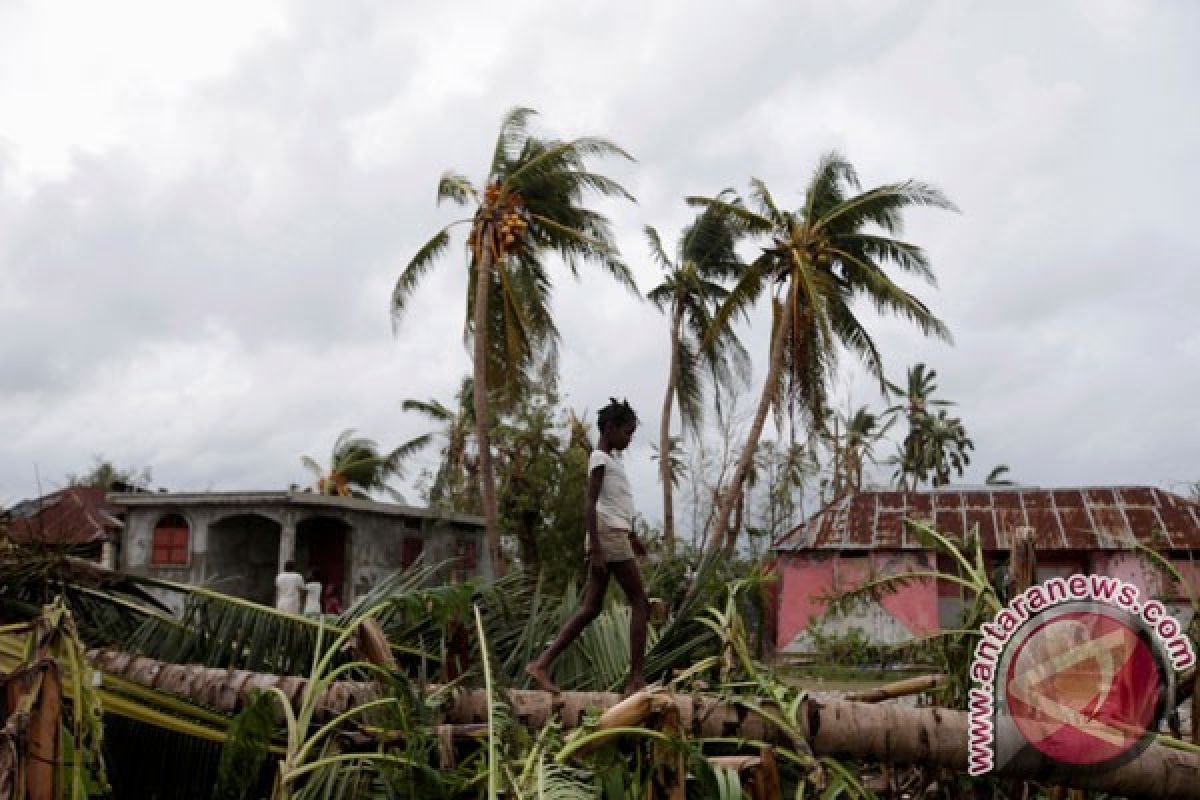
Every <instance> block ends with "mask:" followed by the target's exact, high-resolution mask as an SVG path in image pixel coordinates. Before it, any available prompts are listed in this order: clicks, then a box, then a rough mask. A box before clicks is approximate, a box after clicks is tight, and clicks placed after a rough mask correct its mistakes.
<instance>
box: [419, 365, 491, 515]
mask: <svg viewBox="0 0 1200 800" xmlns="http://www.w3.org/2000/svg"><path fill="white" fill-rule="evenodd" d="M474 396H475V389H474V381H473V380H472V379H471V376H469V375H468V376H465V377H464V378H463V379H462V384H461V385H460V386H459V389H458V393H457V394H456V395H455V405H454V408H453V409H451V408H449V407H447V406H446V405H444V404H443V403H442V402H441V401H440V400H437V399H436V398H434V399H430V400H416V399H414V398H409V399H407V400H405V401H404V402H403V403H402V404H401V408H403V409H404V410H405V411H415V412H417V413H418V414H421V415H423V416H424V417H426V418H427V419H429V420H430V421H431V422H433V423H435V424H437V425H438V426H439V427H440V428H441V430H440V431H438V432H437V433H436V434H426V435H427V436H430V437H432V436H434V435H437V436H440V437H441V438H442V440H443V444H442V449H441V452H440V453H439V458H438V466H437V471H436V472H435V473H434V475H433V482H432V484H431V485H430V487H429V497H428V502H429V505H430V506H433V507H435V508H447V509H452V510H455V511H462V512H466V513H478V512H479V510H480V508H479V494H478V490H479V482H478V479H477V477H476V476H477V475H478V472H479V459H478V457H477V455H476V453H474V452H472V451H473V449H474V443H473V436H474V431H475V407H474V405H473V398H474Z"/></svg>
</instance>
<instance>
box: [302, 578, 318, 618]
mask: <svg viewBox="0 0 1200 800" xmlns="http://www.w3.org/2000/svg"><path fill="white" fill-rule="evenodd" d="M320 615H321V573H320V571H318V570H315V569H314V570H313V571H312V572H311V573H310V577H309V579H308V583H306V584H304V616H306V617H319V616H320Z"/></svg>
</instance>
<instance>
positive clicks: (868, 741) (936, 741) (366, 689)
mask: <svg viewBox="0 0 1200 800" xmlns="http://www.w3.org/2000/svg"><path fill="white" fill-rule="evenodd" d="M88 657H89V660H90V661H91V663H92V665H93V666H94V667H96V668H98V669H100V670H102V671H105V672H115V673H117V674H120V675H121V676H122V677H125V678H126V679H128V680H131V681H134V682H137V683H141V684H143V685H146V686H151V687H153V688H156V689H159V690H161V691H164V692H168V693H171V694H176V695H179V696H181V697H184V698H186V699H189V700H192V701H193V702H196V703H198V704H201V705H205V706H208V707H210V708H214V709H217V710H220V711H225V712H228V713H232V712H235V711H237V710H238V709H239V708H240V707H241V706H242V704H243V703H244V702H245V700H246V699H247V698H248V697H249V694H250V692H251V691H252V690H253V689H255V688H266V687H269V686H276V687H279V688H281V689H282V690H284V693H285V694H286V695H287V696H288V697H289V698H292V699H293V701H294V700H295V698H297V697H298V696H299V694H300V692H301V691H303V688H304V685H305V681H304V679H302V678H294V677H286V676H278V675H264V674H259V673H250V672H243V671H240V670H222V669H214V668H207V667H198V666H193V665H181V664H167V663H164V662H161V661H155V660H153V659H148V658H142V657H138V656H131V655H130V654H128V653H120V652H116V651H111V650H100V651H92V652H91V653H89V654H88ZM431 688H432V687H431ZM375 692H376V689H375V687H374V686H373V685H372V684H369V683H353V682H347V681H343V682H339V683H335V684H333V685H332V686H331V687H330V690H329V691H328V692H327V693H326V695H325V696H324V697H323V698H322V700H321V705H322V706H324V707H325V708H326V709H327V710H328V711H329V712H332V713H338V712H341V711H344V710H346V709H348V708H351V707H353V706H355V705H360V704H362V703H364V702H367V701H369V700H370V699H373V698H374V697H375V696H376V695H375ZM505 694H506V697H507V700H508V702H509V704H510V705H511V706H512V709H513V714H514V716H515V717H516V719H517V720H518V721H519V722H520V723H521V724H522V725H524V726H526V727H529V728H532V729H539V728H541V727H542V726H544V725H545V724H546V723H547V722H549V721H550V720H551V719H552V718H554V717H556V716H557V717H558V718H559V719H560V720H561V723H562V725H563V727H564V728H567V729H571V728H576V727H579V725H580V724H581V721H582V718H583V714H584V711H585V710H586V709H588V708H604V709H608V708H612V707H613V706H617V705H618V704H619V703H621V700H622V698H621V696H620V695H618V694H614V693H610V692H562V693H560V694H557V695H555V694H551V693H549V692H542V691H533V690H521V689H513V690H510V691H508V692H506V693H505ZM644 702H645V703H647V704H648V703H649V701H644ZM671 702H672V703H673V704H674V705H675V706H676V708H677V710H678V715H679V723H678V724H679V729H680V731H682V732H683V733H684V734H686V735H689V736H692V737H700V738H737V739H744V740H756V741H760V742H778V741H785V740H784V739H783V738H782V737H781V736H780V734H779V732H778V731H776V730H775V729H774V728H773V726H771V725H770V724H769V723H767V722H766V721H765V720H763V719H762V718H761V717H760V716H758V715H757V714H755V713H754V712H752V711H749V710H747V709H746V708H745V707H743V706H741V705H738V704H737V703H735V702H729V701H725V700H721V699H719V698H715V697H707V696H703V695H695V696H692V695H674V696H672V697H671ZM642 704H643V700H641V699H640V696H635V697H634V698H629V699H627V700H626V701H625V704H624V705H625V707H626V708H631V709H638V708H640V707H641V705H642ZM487 708H488V703H487V693H486V692H485V691H484V690H482V689H474V690H468V691H462V692H457V693H451V694H450V695H449V697H448V700H447V703H446V705H445V706H444V707H443V709H442V712H441V717H442V722H443V723H446V724H451V725H471V724H480V723H484V722H486V721H487ZM638 713H640V712H636V713H632V716H631V719H636V718H637V715H638ZM801 714H802V715H803V718H804V720H805V721H806V722H807V729H808V732H809V744H810V745H811V747H812V751H813V752H814V753H815V754H817V755H832V756H844V757H850V758H856V759H862V760H867V761H880V762H885V763H901V764H926V765H930V766H938V767H946V768H948V769H951V770H955V771H957V772H965V771H966V768H967V715H966V713H965V712H961V711H953V710H949V709H939V708H923V709H917V708H902V707H899V706H897V705H894V704H886V703H885V704H868V703H856V702H850V701H845V700H816V699H810V700H807V701H806V702H805V703H804V706H803V708H802V710H801ZM1019 777H1024V778H1036V777H1037V776H1032V775H1022V776H1019ZM1071 783H1072V785H1074V786H1077V787H1080V788H1086V789H1098V790H1101V791H1105V792H1108V793H1110V794H1119V795H1126V796H1129V797H1153V798H1165V799H1166V800H1171V799H1173V798H1180V799H1181V800H1183V799H1184V798H1195V799H1196V800H1200V757H1197V756H1196V755H1193V754H1189V753H1184V752H1180V751H1177V750H1171V749H1169V748H1167V747H1163V746H1161V745H1151V746H1150V747H1149V748H1147V749H1146V751H1145V752H1143V753H1142V754H1141V755H1139V756H1138V757H1137V758H1136V759H1135V760H1133V761H1131V762H1130V763H1128V764H1125V765H1124V766H1122V767H1119V768H1117V769H1114V770H1111V771H1108V772H1103V773H1098V774H1094V775H1081V776H1077V777H1075V778H1072V780H1071Z"/></svg>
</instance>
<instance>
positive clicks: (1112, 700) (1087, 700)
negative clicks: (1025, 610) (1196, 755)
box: [1002, 606, 1167, 766]
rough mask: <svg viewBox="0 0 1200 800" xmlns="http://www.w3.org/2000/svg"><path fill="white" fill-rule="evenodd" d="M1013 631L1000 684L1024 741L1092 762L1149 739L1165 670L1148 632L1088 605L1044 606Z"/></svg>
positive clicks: (1124, 753) (1054, 755)
mask: <svg viewBox="0 0 1200 800" xmlns="http://www.w3.org/2000/svg"><path fill="white" fill-rule="evenodd" d="M1019 639H1020V641H1019V642H1014V643H1013V644H1014V645H1016V646H1015V647H1014V648H1012V649H1011V650H1010V652H1011V657H1010V658H1009V660H1008V668H1007V670H1006V671H1005V674H1004V683H1003V689H1002V690H1003V693H1004V697H1005V700H1006V701H1007V702H1006V705H1007V711H1008V715H1009V716H1010V718H1011V719H1012V721H1013V723H1014V724H1015V725H1016V728H1017V730H1018V731H1019V732H1020V734H1021V736H1022V737H1023V738H1024V739H1025V741H1026V742H1028V743H1029V745H1031V746H1032V747H1034V748H1036V749H1037V750H1038V751H1040V752H1041V753H1043V754H1044V755H1046V756H1047V757H1049V758H1051V759H1053V760H1054V761H1057V762H1059V763H1061V764H1070V765H1078V766H1100V765H1107V764H1110V763H1112V762H1114V761H1117V760H1118V759H1120V760H1124V759H1126V758H1129V757H1132V756H1134V755H1136V754H1137V753H1138V752H1140V751H1141V750H1142V749H1143V748H1144V747H1145V746H1146V745H1147V744H1148V743H1149V740H1150V735H1151V734H1152V733H1153V731H1154V729H1155V728H1156V726H1157V724H1158V721H1159V719H1160V718H1161V714H1162V711H1163V707H1164V703H1165V692H1166V688H1167V678H1166V674H1165V672H1164V666H1163V665H1162V663H1161V661H1160V659H1159V658H1156V655H1155V651H1154V648H1153V645H1152V641H1151V639H1150V635H1149V633H1148V632H1146V631H1144V630H1142V629H1141V628H1140V627H1139V626H1137V625H1136V623H1133V622H1132V621H1130V620H1129V618H1128V617H1127V616H1126V615H1123V614H1122V613H1121V612H1120V611H1117V610H1116V609H1112V610H1111V611H1110V610H1108V609H1105V608H1103V607H1102V606H1093V607H1092V609H1091V610H1086V611H1084V610H1071V611H1068V610H1066V609H1062V610H1061V611H1057V612H1051V613H1050V614H1047V615H1046V618H1045V619H1044V620H1040V621H1038V622H1037V623H1036V624H1035V625H1034V626H1033V627H1031V629H1030V630H1029V632H1028V633H1027V634H1026V635H1024V636H1019Z"/></svg>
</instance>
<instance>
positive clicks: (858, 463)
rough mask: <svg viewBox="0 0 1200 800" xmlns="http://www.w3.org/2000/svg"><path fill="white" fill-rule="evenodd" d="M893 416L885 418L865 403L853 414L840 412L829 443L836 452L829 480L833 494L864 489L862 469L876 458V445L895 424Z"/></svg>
mask: <svg viewBox="0 0 1200 800" xmlns="http://www.w3.org/2000/svg"><path fill="white" fill-rule="evenodd" d="M894 421H895V420H894V418H893V419H885V418H884V417H882V416H880V415H877V414H875V413H874V412H872V411H871V410H870V409H868V408H867V407H866V406H861V407H859V408H858V409H856V410H855V412H854V413H853V414H852V415H845V414H842V413H841V412H837V413H836V415H835V416H834V424H833V430H832V431H830V433H829V444H830V447H831V449H832V451H833V453H832V459H831V460H832V463H831V464H830V470H831V476H830V483H831V488H832V490H833V497H834V498H838V497H842V496H843V495H846V494H850V493H853V492H859V491H862V485H863V468H864V467H865V465H866V464H868V463H870V464H875V463H878V462H877V461H876V460H875V447H876V445H878V444H879V442H880V441H882V440H883V437H885V436H886V435H887V433H888V431H889V430H890V429H891V427H892V423H893V422H894Z"/></svg>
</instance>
